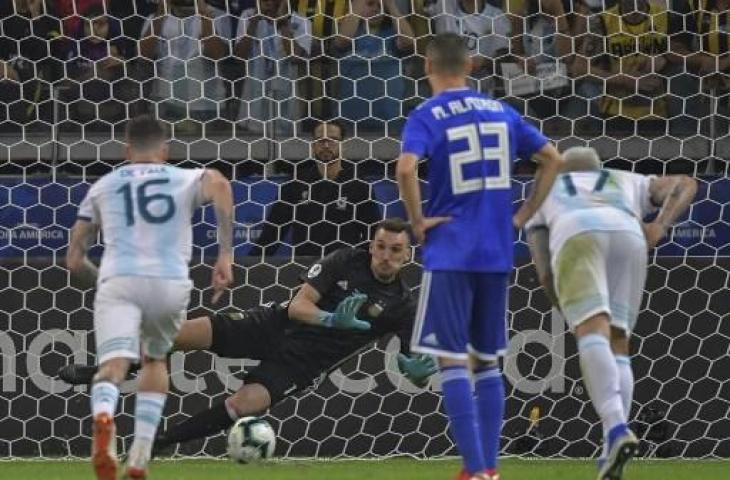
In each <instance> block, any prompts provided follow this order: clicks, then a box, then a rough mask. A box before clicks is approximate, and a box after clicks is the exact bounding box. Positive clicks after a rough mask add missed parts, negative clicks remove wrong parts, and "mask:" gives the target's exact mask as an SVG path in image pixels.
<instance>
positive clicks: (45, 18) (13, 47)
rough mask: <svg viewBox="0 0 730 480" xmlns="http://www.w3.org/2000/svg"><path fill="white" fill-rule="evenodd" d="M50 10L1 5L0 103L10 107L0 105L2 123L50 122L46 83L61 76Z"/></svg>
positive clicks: (37, 3)
mask: <svg viewBox="0 0 730 480" xmlns="http://www.w3.org/2000/svg"><path fill="white" fill-rule="evenodd" d="M13 7H14V8H13ZM50 7H51V6H50V5H46V4H45V2H44V1H43V0H14V1H12V2H9V3H8V4H6V5H5V8H4V11H3V12H2V16H1V17H0V18H2V36H1V37H0V103H1V104H10V103H12V105H9V106H6V105H0V110H1V112H0V118H2V119H7V118H10V119H12V120H14V121H16V122H21V123H23V122H26V121H32V120H35V119H36V118H39V119H41V120H45V121H47V122H50V121H52V107H53V105H52V103H51V102H50V83H52V82H55V81H57V80H59V79H60V78H62V76H63V64H62V63H61V56H62V55H63V42H62V41H61V40H60V39H59V38H58V37H59V31H60V24H59V22H58V20H57V19H56V18H54V17H53V14H54V12H53V10H52V9H51V8H50ZM21 99H22V101H20V102H17V100H21ZM13 102H15V103H13Z"/></svg>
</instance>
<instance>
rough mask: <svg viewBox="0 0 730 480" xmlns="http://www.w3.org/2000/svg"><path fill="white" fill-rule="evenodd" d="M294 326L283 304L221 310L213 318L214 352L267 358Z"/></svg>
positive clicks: (251, 357)
mask: <svg viewBox="0 0 730 480" xmlns="http://www.w3.org/2000/svg"><path fill="white" fill-rule="evenodd" d="M290 326H291V324H290V321H289V316H288V314H287V310H286V308H283V307H280V306H279V305H273V306H262V307H255V308H249V309H247V310H241V311H236V312H226V313H219V314H218V315H215V316H214V317H212V318H211V330H212V333H213V341H212V344H211V347H210V351H211V352H213V353H215V354H216V355H218V356H219V357H224V358H250V359H254V360H265V359H267V358H271V357H272V356H274V355H275V352H276V351H277V350H278V349H279V347H280V345H281V343H282V340H283V337H284V334H285V333H286V331H287V329H288V328H289V327H290Z"/></svg>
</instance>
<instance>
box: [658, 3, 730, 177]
mask: <svg viewBox="0 0 730 480" xmlns="http://www.w3.org/2000/svg"><path fill="white" fill-rule="evenodd" d="M672 9H673V10H674V13H675V16H674V18H673V20H674V23H673V25H672V29H671V31H672V32H681V33H675V35H673V37H672V40H671V44H670V47H671V48H670V50H671V52H672V55H671V56H670V58H671V60H672V62H673V63H674V67H675V69H674V71H673V72H672V73H677V74H679V75H678V76H675V77H673V78H672V81H671V92H672V93H673V94H674V95H677V96H678V97H673V98H677V100H679V101H676V102H672V104H671V105H670V106H671V107H674V108H672V112H671V113H673V114H675V115H681V116H677V117H676V121H674V122H673V124H672V125H671V128H672V132H673V133H675V134H679V135H692V134H694V133H696V132H697V131H700V132H702V134H704V135H707V136H708V137H710V138H717V137H720V136H724V135H727V133H728V129H729V128H730V0H691V1H681V2H680V1H677V0H674V1H673V3H672ZM689 98H691V99H692V100H691V101H689V100H686V99H689ZM698 119H702V120H698ZM698 122H699V125H698ZM698 126H699V128H698ZM713 162H715V163H716V165H713ZM674 163H675V164H677V165H680V164H681V161H677V162H674ZM704 163H705V162H701V163H700V164H698V165H686V166H685V168H683V169H682V168H680V169H674V170H673V171H678V170H683V171H685V172H688V173H694V172H695V171H697V172H699V171H702V172H706V173H713V171H715V170H716V171H721V166H720V164H719V163H717V159H714V160H711V161H708V162H706V163H707V165H704ZM695 166H697V167H698V169H697V170H695ZM713 167H714V168H713Z"/></svg>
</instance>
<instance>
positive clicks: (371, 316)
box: [59, 219, 436, 451]
mask: <svg viewBox="0 0 730 480" xmlns="http://www.w3.org/2000/svg"><path fill="white" fill-rule="evenodd" d="M410 252H411V247H410V241H409V236H408V230H407V224H406V223H405V222H403V221H402V220H400V219H388V220H385V221H383V222H381V223H380V224H379V225H378V226H377V227H376V230H375V233H374V236H373V239H372V240H371V242H370V247H369V250H368V251H365V250H360V249H354V248H343V249H340V250H337V251H335V252H333V253H331V254H330V255H328V256H326V257H325V258H323V259H322V260H321V261H319V262H317V263H315V264H314V265H312V266H311V267H310V268H309V270H308V271H307V272H306V274H305V278H304V284H303V285H302V287H301V288H300V289H299V291H298V292H297V294H296V295H295V296H294V298H293V299H292V300H291V302H290V303H289V305H288V306H278V305H275V306H271V307H257V308H253V309H249V310H245V311H241V312H233V313H223V314H219V315H216V316H214V317H200V318H196V319H192V320H188V321H186V322H183V326H182V328H181V330H180V333H179V334H178V337H177V339H176V341H175V349H176V350H181V351H190V350H209V351H211V352H213V353H215V354H217V355H218V356H221V357H226V358H251V359H258V360H261V363H260V364H259V365H258V366H256V367H255V368H253V369H252V370H251V371H249V372H248V373H247V374H246V376H245V378H244V385H243V386H242V387H241V388H240V389H239V390H238V391H237V392H235V393H233V394H232V395H230V396H229V397H228V398H226V399H225V400H224V401H223V402H221V403H219V404H217V405H214V406H213V407H211V408H209V409H207V410H204V411H202V412H199V413H197V414H195V415H193V416H192V417H190V418H188V419H186V420H184V421H183V422H181V423H179V424H177V425H174V426H172V427H170V428H169V429H168V430H166V431H164V432H161V433H160V434H159V435H158V437H157V439H156V440H155V449H156V450H157V451H159V450H160V449H161V448H164V447H166V446H168V445H172V444H175V443H181V442H186V441H188V440H193V439H197V438H202V437H207V436H210V435H214V434H217V433H219V432H220V431H221V430H224V429H227V428H228V427H230V426H231V425H233V423H234V422H235V421H236V420H237V419H238V418H241V417H245V416H249V415H258V414H261V413H263V412H265V411H266V410H268V409H269V408H270V407H272V406H273V405H276V404H277V403H279V402H280V401H281V400H283V399H285V398H286V397H288V396H290V395H293V394H295V393H297V392H300V391H302V390H305V389H307V388H310V387H312V386H314V385H316V383H317V380H318V379H319V378H320V377H322V376H323V375H325V374H326V373H327V372H329V371H332V370H333V369H334V368H336V367H337V366H338V365H339V364H340V363H342V361H343V360H345V359H347V358H349V357H351V356H352V355H353V354H357V353H359V352H360V351H361V350H363V349H364V348H365V347H367V346H369V345H371V344H372V343H373V342H375V341H377V340H378V339H380V338H382V337H384V336H387V335H390V334H396V335H398V336H399V337H400V340H401V342H400V343H401V353H400V354H399V355H398V366H399V368H400V370H401V372H402V373H403V374H404V375H405V376H406V378H408V379H409V380H410V381H411V382H412V383H414V384H416V385H420V386H423V385H425V384H426V383H427V382H428V379H429V377H430V376H431V375H432V374H433V373H435V372H436V366H435V363H434V361H433V360H432V359H431V358H430V357H427V356H415V355H411V354H410V352H409V350H408V346H409V343H410V336H411V331H412V329H413V322H414V318H415V314H416V312H415V310H416V301H415V298H414V297H413V296H412V294H411V292H410V289H409V288H408V286H407V285H406V284H405V283H404V282H403V280H402V279H401V276H400V271H401V269H402V267H403V265H404V264H405V263H406V262H408V260H409V259H410ZM93 373H94V367H86V366H79V365H69V366H67V367H64V368H63V369H61V371H60V372H59V377H60V378H61V379H63V380H66V381H68V382H70V383H86V382H87V381H88V380H90V377H91V376H92V375H93Z"/></svg>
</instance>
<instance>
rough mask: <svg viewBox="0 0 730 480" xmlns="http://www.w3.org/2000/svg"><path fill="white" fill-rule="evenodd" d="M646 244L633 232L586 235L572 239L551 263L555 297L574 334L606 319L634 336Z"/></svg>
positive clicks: (645, 261)
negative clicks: (594, 319) (583, 325)
mask: <svg viewBox="0 0 730 480" xmlns="http://www.w3.org/2000/svg"><path fill="white" fill-rule="evenodd" d="M647 257H648V254H647V248H646V240H645V239H644V237H643V236H639V235H636V234H635V233H633V232H624V231H616V232H600V231H597V232H586V233H580V234H578V235H575V236H573V237H570V238H569V239H568V240H566V241H565V243H564V244H563V246H562V247H561V248H560V251H559V252H558V253H557V255H555V256H554V258H553V275H554V278H555V291H556V294H557V296H558V301H559V303H560V309H561V310H562V312H563V315H564V316H565V319H566V321H567V322H568V325H569V326H570V328H571V329H575V327H576V326H578V325H580V324H581V323H582V322H584V321H586V320H588V319H589V318H590V317H592V316H594V315H597V314H599V313H606V314H608V316H609V317H610V321H611V326H613V327H616V328H620V329H622V330H624V331H625V332H626V333H631V331H632V330H633V329H634V326H635V324H636V317H637V316H638V314H639V308H640V307H641V297H642V294H643V292H644V282H645V280H646V263H647Z"/></svg>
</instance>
